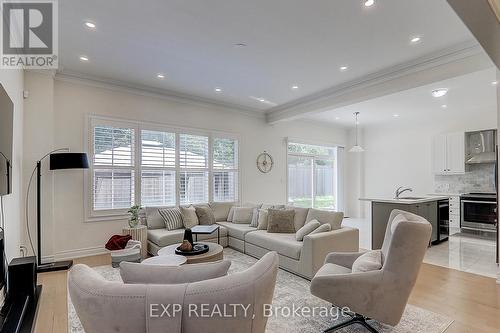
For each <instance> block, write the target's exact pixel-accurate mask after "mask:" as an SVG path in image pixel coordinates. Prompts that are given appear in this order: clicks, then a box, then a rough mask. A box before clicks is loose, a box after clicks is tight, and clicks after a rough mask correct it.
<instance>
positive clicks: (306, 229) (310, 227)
mask: <svg viewBox="0 0 500 333" xmlns="http://www.w3.org/2000/svg"><path fill="white" fill-rule="evenodd" d="M320 225H321V223H319V222H318V221H316V220H312V221H311V222H309V223H307V224H304V226H303V227H302V228H300V229H299V230H297V233H296V234H295V239H296V240H298V241H299V242H301V241H303V240H304V237H305V236H307V235H309V234H310V233H311V232H313V231H314V229H316V228H318V227H319V226H320Z"/></svg>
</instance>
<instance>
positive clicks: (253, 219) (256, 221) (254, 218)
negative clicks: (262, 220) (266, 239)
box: [250, 208, 259, 228]
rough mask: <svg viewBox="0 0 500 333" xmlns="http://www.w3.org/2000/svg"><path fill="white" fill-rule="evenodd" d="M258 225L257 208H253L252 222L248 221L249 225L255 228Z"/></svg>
mask: <svg viewBox="0 0 500 333" xmlns="http://www.w3.org/2000/svg"><path fill="white" fill-rule="evenodd" d="M258 225H259V209H258V208H254V209H253V213H252V222H251V223H250V226H251V227H254V228H257V226H258Z"/></svg>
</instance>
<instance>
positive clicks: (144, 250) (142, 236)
mask: <svg viewBox="0 0 500 333" xmlns="http://www.w3.org/2000/svg"><path fill="white" fill-rule="evenodd" d="M122 233H123V235H130V236H132V239H133V240H137V241H139V242H141V256H142V258H146V257H147V255H148V227H146V226H145V225H140V226H137V228H130V227H126V228H123V231H122Z"/></svg>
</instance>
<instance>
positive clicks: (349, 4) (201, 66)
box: [59, 0, 473, 111]
mask: <svg viewBox="0 0 500 333" xmlns="http://www.w3.org/2000/svg"><path fill="white" fill-rule="evenodd" d="M363 3H364V1H362V0H315V1H304V0H273V1H270V0H252V1H248V0H231V1H227V0H211V1H206V0H190V1H186V0H148V1H146V2H145V1H137V0H107V1H102V0H85V1H81V0H64V1H59V17H60V21H59V24H60V29H59V34H60V50H59V54H60V72H62V73H67V74H72V75H77V76H86V77H92V78H99V79H102V80H107V81H111V82H122V83H126V84H129V85H133V86H137V87H142V88H144V87H146V88H148V87H150V88H152V89H155V90H160V91H164V92H165V93H167V94H177V95H181V96H186V97H193V98H200V99H204V100H209V101H215V102H216V103H223V104H227V105H232V106H240V107H241V108H246V109H252V110H255V111H263V110H267V109H270V108H272V107H274V106H277V105H282V104H284V103H289V102H291V101H294V100H297V99H299V98H303V97H305V96H308V95H311V94H314V93H317V92H319V91H322V90H325V89H327V88H330V87H333V86H336V85H339V84H342V83H345V82H348V81H351V80H354V79H358V78H362V77H364V76H366V75H368V74H370V73H374V72H377V71H379V70H383V69H386V68H390V67H392V66H394V65H396V64H400V63H404V62H407V61H411V60H413V59H415V58H419V57H421V56H424V55H427V54H431V53H433V52H436V51H439V50H442V49H446V48H449V47H451V46H454V45H457V44H460V43H463V42H467V41H470V40H472V39H473V37H472V35H471V34H470V32H469V31H468V30H467V29H466V27H465V26H464V25H463V23H462V22H461V21H460V20H459V18H458V17H457V16H456V15H455V13H454V12H453V11H452V9H451V8H450V7H449V5H448V4H447V2H446V0H419V1H414V0H376V3H375V5H374V6H372V7H369V8H368V7H365V6H364V5H363ZM87 20H88V21H91V22H94V23H95V24H96V29H95V30H92V29H88V28H86V27H85V26H84V22H85V21H87ZM416 35H418V36H421V37H422V40H421V42H419V43H416V44H414V45H412V44H411V43H410V39H411V38H412V37H413V36H416ZM237 43H244V44H246V45H247V46H245V47H237V46H235V44H237ZM81 55H85V56H87V57H88V58H89V61H87V62H82V61H80V60H79V57H80V56H81ZM341 66H349V69H348V70H346V71H344V72H341V71H340V70H339V68H340V67H341ZM158 73H163V74H164V75H165V78H164V79H162V80H160V79H158V78H157V77H156V75H157V74H158ZM293 85H297V86H298V87H299V88H298V89H291V87H292V86H293ZM216 87H220V88H221V89H222V92H220V93H216V92H215V91H214V89H215V88H216ZM259 99H264V100H265V102H260V101H259Z"/></svg>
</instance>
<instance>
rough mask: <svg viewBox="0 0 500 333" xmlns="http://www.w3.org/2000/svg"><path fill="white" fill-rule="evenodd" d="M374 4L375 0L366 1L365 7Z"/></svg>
mask: <svg viewBox="0 0 500 333" xmlns="http://www.w3.org/2000/svg"><path fill="white" fill-rule="evenodd" d="M374 4H375V0H366V1H365V7H371V6H373V5H374Z"/></svg>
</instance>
